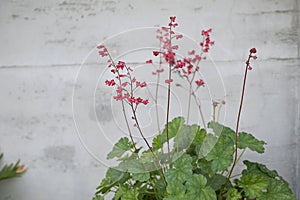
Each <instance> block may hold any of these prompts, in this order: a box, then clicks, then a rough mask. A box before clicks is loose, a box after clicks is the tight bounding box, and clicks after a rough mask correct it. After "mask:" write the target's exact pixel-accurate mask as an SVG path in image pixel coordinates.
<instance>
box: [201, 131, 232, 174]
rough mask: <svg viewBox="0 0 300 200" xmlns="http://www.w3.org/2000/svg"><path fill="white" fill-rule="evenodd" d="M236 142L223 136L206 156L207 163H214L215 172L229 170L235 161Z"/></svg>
mask: <svg viewBox="0 0 300 200" xmlns="http://www.w3.org/2000/svg"><path fill="white" fill-rule="evenodd" d="M233 153H234V142H233V141H232V139H231V138H230V137H229V136H226V135H221V136H220V137H219V138H218V141H217V143H216V145H215V146H214V148H213V149H212V150H211V151H210V152H209V153H208V155H207V156H206V158H205V159H206V160H207V161H212V163H211V164H212V169H213V170H214V171H216V172H217V171H223V170H225V169H227V168H228V167H229V166H230V165H231V163H232V160H233Z"/></svg>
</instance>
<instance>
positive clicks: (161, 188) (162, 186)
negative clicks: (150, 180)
mask: <svg viewBox="0 0 300 200" xmlns="http://www.w3.org/2000/svg"><path fill="white" fill-rule="evenodd" d="M154 188H155V191H156V192H157V196H158V199H163V197H164V196H165V195H166V194H165V193H166V183H165V180H164V179H163V178H161V179H158V180H154Z"/></svg>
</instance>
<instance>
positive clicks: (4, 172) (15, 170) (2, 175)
mask: <svg viewBox="0 0 300 200" xmlns="http://www.w3.org/2000/svg"><path fill="white" fill-rule="evenodd" d="M2 156H3V154H2V155H0V158H2ZM19 163H20V161H17V162H16V163H11V164H9V165H4V166H3V167H2V169H1V170H0V181H1V180H5V179H10V178H15V177H20V176H21V175H22V174H23V173H25V171H26V169H25V167H24V166H23V165H20V164H19Z"/></svg>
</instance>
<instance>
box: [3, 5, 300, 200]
mask: <svg viewBox="0 0 300 200" xmlns="http://www.w3.org/2000/svg"><path fill="white" fill-rule="evenodd" d="M299 6H300V2H299V0H285V1H282V0H252V1H237V0H228V1H226V3H225V1H196V0H190V1H179V0H174V1H167V0H163V1H158V0H152V1H148V0H146V1H132V0H125V1H121V0H119V1H114V0H102V1H100V0H98V1H97V0H71V1H69V0H65V1H63V0H61V1H59V0H49V1H46V0H45V1H39V0H25V1H20V0H10V1H8V0H2V1H1V3H0V44H1V45H0V95H1V98H0V100H1V103H0V124H1V125H0V151H1V152H4V153H5V161H6V162H11V161H14V160H17V159H19V158H20V159H21V160H22V163H24V164H26V166H27V167H28V171H27V173H26V174H25V175H24V176H23V177H22V178H20V179H14V180H8V181H5V182H1V183H0V199H3V200H4V199H5V200H33V199H44V200H50V199H59V200H63V199H64V200H65V199H68V200H69V199H70V200H71V199H80V200H85V199H90V198H91V196H92V195H93V193H94V191H95V190H94V189H95V188H96V186H97V184H98V183H99V181H100V179H101V178H102V177H103V176H104V172H105V170H106V165H109V164H111V163H110V162H108V161H106V160H105V155H106V153H107V152H108V151H109V150H110V148H111V146H110V145H111V143H112V142H114V141H115V140H116V139H117V138H118V137H120V136H122V134H120V133H119V132H120V131H119V132H118V130H119V129H120V127H121V129H122V125H120V123H121V122H119V118H120V117H119V115H118V114H117V113H118V110H117V108H115V106H114V103H111V101H110V98H111V96H110V92H109V91H107V90H105V89H102V88H100V89H99V90H98V89H96V98H95V97H94V92H95V91H94V90H95V88H98V86H99V87H100V85H99V83H98V82H97V81H98V79H99V77H102V78H103V77H104V76H105V74H104V70H103V69H104V66H103V65H101V64H99V65H98V64H96V63H97V62H100V61H99V60H97V59H98V57H97V56H96V54H95V51H93V52H91V54H89V53H90V51H91V50H93V48H94V47H95V46H96V45H97V44H98V43H99V42H101V41H103V40H104V39H107V38H109V37H110V36H112V35H114V34H119V33H120V32H122V31H124V30H132V29H134V28H138V27H153V26H157V25H163V24H166V23H167V22H168V17H169V16H170V15H177V17H178V22H179V23H180V26H179V27H178V31H180V32H183V33H184V34H186V35H189V36H190V37H191V38H194V39H198V38H199V33H200V32H199V30H201V29H202V28H210V27H211V28H213V31H214V33H213V38H214V40H215V41H216V45H215V46H214V48H213V49H212V51H211V54H210V58H213V61H214V63H215V64H214V65H212V64H211V62H207V67H206V68H205V69H206V70H207V71H206V72H205V73H207V74H206V77H205V78H207V80H209V79H210V78H211V77H210V76H209V75H212V77H213V78H214V76H215V78H216V79H214V80H218V81H219V82H220V80H221V82H222V81H223V84H224V86H222V87H221V89H220V88H218V87H216V88H214V84H213V81H212V83H211V84H209V86H211V91H212V94H213V95H212V97H213V98H225V99H226V102H227V104H226V110H224V112H223V113H225V114H223V117H222V120H223V122H224V123H225V124H227V125H229V126H231V127H234V124H235V118H236V112H237V108H238V104H239V96H240V89H241V82H242V76H241V74H242V73H243V65H244V60H245V58H246V56H247V54H248V49H249V48H251V47H256V48H257V49H258V57H259V60H257V61H255V62H254V63H253V68H254V70H252V71H251V73H250V75H249V78H248V85H247V91H246V99H245V105H244V109H243V117H242V121H241V129H243V130H245V131H248V132H252V133H254V135H255V136H256V137H258V138H261V139H263V140H265V141H266V142H267V143H268V145H267V149H266V154H264V155H259V156H257V155H254V154H251V153H248V154H246V157H248V158H249V159H252V160H255V161H263V162H264V163H266V164H267V165H268V167H269V168H273V169H277V170H278V171H279V173H280V174H281V175H282V176H283V177H284V178H286V179H287V180H288V182H289V183H290V184H291V186H292V188H293V190H294V192H295V193H297V197H298V199H299V198H300V195H299V189H298V190H297V188H300V183H299V180H300V176H299V173H300V169H299V166H300V164H299V161H300V154H299V149H300V143H299V128H300V127H299V126H300V124H299V106H300V105H299V92H300V90H299V78H300V75H299V67H300V66H299V48H300V44H299V33H300V30H299V27H300V26H299V25H300V19H299ZM150 32H151V31H150ZM146 34H149V31H148V29H143V31H142V32H141V33H140V32H137V31H131V32H129V33H121V34H119V36H116V37H114V38H112V39H111V40H109V42H110V45H111V47H113V48H114V49H115V54H116V55H118V53H120V52H122V51H125V50H126V46H124V44H123V43H122V42H124V43H127V44H129V48H131V46H130V45H132V47H133V48H134V47H139V46H141V45H142V44H143V42H146V44H147V45H152V46H153V45H154V44H155V43H153V44H152V43H151V40H149V41H148V40H147V39H145V38H146V37H140V36H141V35H146ZM144 40H145V41H144ZM210 60H211V61H212V59H210ZM133 61H134V62H143V61H144V60H143V59H142V58H140V57H139V56H136V57H134V60H133ZM81 63H84V65H82V67H80V66H81ZM209 66H211V68H209ZM203 68H204V67H203ZM214 70H215V71H214ZM216 70H217V71H218V72H219V75H216V73H217V71H216ZM76 77H77V79H76ZM75 79H76V81H75ZM218 81H216V82H218ZM221 82H220V83H221ZM73 89H74V92H75V93H74V95H73V98H72V92H73ZM218 95H219V96H218ZM178 98H179V97H178ZM72 99H73V103H74V104H73V108H72ZM95 99H96V100H95ZM174 102H175V101H174ZM94 103H95V105H96V106H94ZM209 104H210V99H207V100H206V101H205V100H204V105H208V107H209ZM206 115H207V118H209V115H210V110H209V109H208V110H207V111H206ZM73 118H75V122H76V124H75V123H74V119H73ZM75 125H76V126H75ZM116 125H117V126H116ZM115 127H119V129H118V128H117V129H116V128H115ZM145 127H147V125H145Z"/></svg>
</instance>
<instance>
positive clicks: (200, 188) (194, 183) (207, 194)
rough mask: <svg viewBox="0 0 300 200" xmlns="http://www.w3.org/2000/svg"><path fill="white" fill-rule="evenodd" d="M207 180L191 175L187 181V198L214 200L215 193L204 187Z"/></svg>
mask: <svg viewBox="0 0 300 200" xmlns="http://www.w3.org/2000/svg"><path fill="white" fill-rule="evenodd" d="M206 183H207V180H206V178H205V177H204V176H203V175H201V174H193V176H192V177H191V178H190V179H188V180H187V182H186V188H187V198H186V199H193V200H216V199H217V197H216V193H215V191H214V190H213V189H212V188H211V187H207V186H206Z"/></svg>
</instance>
